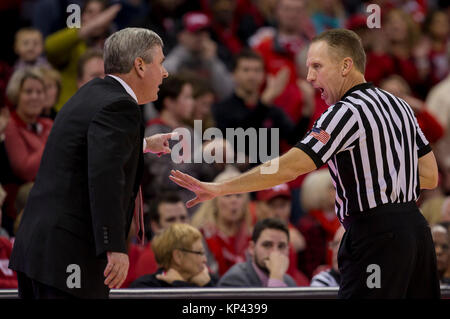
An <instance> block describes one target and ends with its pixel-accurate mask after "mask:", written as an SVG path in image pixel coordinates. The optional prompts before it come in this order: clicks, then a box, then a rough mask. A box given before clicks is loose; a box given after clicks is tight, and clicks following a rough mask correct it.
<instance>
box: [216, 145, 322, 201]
mask: <svg viewBox="0 0 450 319" xmlns="http://www.w3.org/2000/svg"><path fill="white" fill-rule="evenodd" d="M314 169H316V166H315V164H314V162H313V161H312V159H311V158H310V157H309V156H308V155H306V153H304V152H303V151H302V150H300V149H298V148H295V147H294V148H292V149H291V150H289V151H288V152H287V153H286V154H284V155H282V156H281V157H277V158H275V159H273V160H271V161H267V162H266V163H264V164H261V165H259V166H257V167H255V168H253V169H251V170H249V171H248V172H245V173H243V174H241V175H239V176H237V177H235V178H232V179H230V180H227V181H224V182H223V183H221V185H220V193H221V195H226V194H236V193H247V192H255V191H259V190H264V189H267V188H270V187H273V186H276V185H279V184H282V183H286V182H289V181H291V180H293V179H295V178H297V177H298V176H299V175H302V174H306V173H308V172H311V171H313V170H314Z"/></svg>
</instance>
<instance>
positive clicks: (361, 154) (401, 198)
mask: <svg viewBox="0 0 450 319" xmlns="http://www.w3.org/2000/svg"><path fill="white" fill-rule="evenodd" d="M296 147H298V148H300V149H301V150H303V151H304V152H305V153H306V154H308V155H309V156H310V157H311V159H312V160H313V161H314V162H315V164H316V166H317V167H318V168H319V167H321V166H322V165H323V164H324V163H327V164H328V168H329V171H330V174H331V177H332V179H333V184H334V186H335V188H336V207H335V209H336V214H337V216H338V218H339V219H340V220H341V222H343V220H344V218H345V217H346V216H350V215H352V214H355V213H359V212H364V211H366V210H368V209H371V208H374V207H376V206H380V205H382V204H386V203H404V202H410V201H415V200H417V198H418V196H419V192H420V186H419V168H418V158H419V157H421V156H423V155H425V154H427V153H428V152H430V151H431V147H430V145H429V143H428V141H427V139H426V138H425V136H424V135H423V133H422V130H421V129H420V128H419V125H418V124H417V120H416V118H415V116H414V113H413V111H412V109H411V107H410V106H409V105H408V104H407V103H406V102H405V101H404V100H402V99H400V98H397V97H395V96H394V95H392V94H390V93H388V92H386V91H383V90H381V89H379V88H376V87H375V86H373V85H372V84H371V83H362V84H359V85H356V86H354V87H353V88H351V89H350V90H349V91H348V92H347V93H345V95H344V96H343V97H342V99H341V100H340V101H339V102H337V103H336V104H334V105H332V106H330V107H329V108H328V109H327V110H326V111H325V112H324V113H323V114H322V115H321V116H320V118H319V119H318V120H317V121H316V122H315V123H314V125H313V127H312V129H311V130H310V131H309V132H308V133H307V134H306V135H305V137H304V138H303V139H302V140H301V141H300V142H299V143H298V144H297V145H296Z"/></svg>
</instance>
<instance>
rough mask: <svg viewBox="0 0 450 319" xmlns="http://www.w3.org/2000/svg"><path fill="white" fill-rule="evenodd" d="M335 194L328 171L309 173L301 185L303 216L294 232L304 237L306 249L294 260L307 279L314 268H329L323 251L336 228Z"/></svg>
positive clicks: (328, 253)
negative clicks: (326, 265)
mask: <svg viewBox="0 0 450 319" xmlns="http://www.w3.org/2000/svg"><path fill="white" fill-rule="evenodd" d="M335 194H336V193H335V190H334V187H333V182H332V180H331V176H330V173H329V172H328V170H325V169H322V170H318V171H315V172H311V173H310V174H309V175H308V176H306V178H305V180H304V182H303V186H302V192H301V195H300V196H301V197H300V202H301V204H302V206H303V209H304V211H305V212H307V214H306V215H304V216H302V217H301V218H300V220H299V223H298V229H299V230H300V232H301V233H302V234H303V236H304V237H305V240H306V249H305V250H304V251H302V252H300V253H299V256H298V257H299V268H300V270H301V271H303V272H304V273H305V274H306V275H307V276H308V277H309V278H311V277H312V275H313V272H314V270H315V269H316V268H317V266H319V265H322V264H329V265H331V257H332V256H331V253H330V252H329V251H328V249H327V247H328V244H329V242H331V241H332V240H333V237H334V234H335V232H336V230H337V229H338V228H339V226H340V223H339V220H338V219H337V217H336V213H335V208H334V206H335Z"/></svg>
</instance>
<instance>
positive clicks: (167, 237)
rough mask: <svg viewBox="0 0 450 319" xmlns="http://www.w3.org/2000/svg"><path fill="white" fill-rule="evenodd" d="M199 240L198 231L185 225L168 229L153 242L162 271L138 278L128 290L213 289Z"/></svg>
mask: <svg viewBox="0 0 450 319" xmlns="http://www.w3.org/2000/svg"><path fill="white" fill-rule="evenodd" d="M202 239H203V237H202V234H201V233H200V231H198V230H197V229H196V228H194V227H192V226H190V225H188V224H173V225H171V226H170V227H169V228H167V229H166V230H165V231H164V232H163V233H162V234H161V235H158V236H157V237H155V238H154V239H153V242H152V248H153V252H154V254H155V259H156V261H157V263H158V265H160V267H161V268H159V269H158V270H157V271H156V272H155V273H154V274H151V275H145V276H142V277H140V278H138V279H137V280H135V281H134V282H133V283H132V284H131V285H130V288H149V287H205V286H209V287H212V286H214V285H215V280H213V281H212V280H211V276H210V274H209V272H208V268H207V267H206V256H205V249H204V247H203V242H202Z"/></svg>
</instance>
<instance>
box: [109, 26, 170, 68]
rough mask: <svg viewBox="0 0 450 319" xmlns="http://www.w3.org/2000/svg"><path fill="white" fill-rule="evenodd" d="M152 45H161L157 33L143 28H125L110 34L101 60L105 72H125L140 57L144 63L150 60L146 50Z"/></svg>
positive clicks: (150, 57)
mask: <svg viewBox="0 0 450 319" xmlns="http://www.w3.org/2000/svg"><path fill="white" fill-rule="evenodd" d="M154 46H161V47H162V46H163V42H162V40H161V38H160V37H159V35H157V34H156V33H155V32H153V31H151V30H148V29H144V28H125V29H122V30H120V31H117V32H115V33H113V34H112V35H110V36H109V37H108V39H106V41H105V48H104V52H103V55H104V57H103V60H104V64H105V74H114V73H118V74H126V73H128V72H130V70H131V68H132V67H133V65H134V60H135V59H136V58H138V57H141V58H142V59H143V60H144V61H145V62H146V63H150V62H152V58H153V57H152V56H151V54H150V53H149V52H148V51H149V49H151V48H153V47H154Z"/></svg>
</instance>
